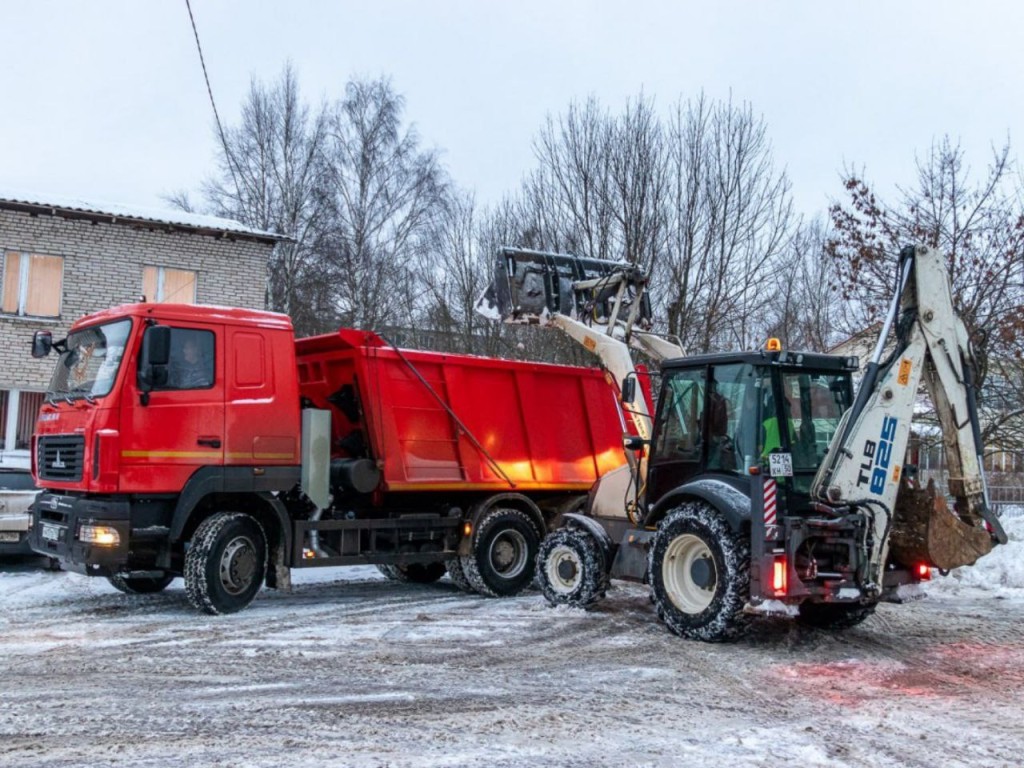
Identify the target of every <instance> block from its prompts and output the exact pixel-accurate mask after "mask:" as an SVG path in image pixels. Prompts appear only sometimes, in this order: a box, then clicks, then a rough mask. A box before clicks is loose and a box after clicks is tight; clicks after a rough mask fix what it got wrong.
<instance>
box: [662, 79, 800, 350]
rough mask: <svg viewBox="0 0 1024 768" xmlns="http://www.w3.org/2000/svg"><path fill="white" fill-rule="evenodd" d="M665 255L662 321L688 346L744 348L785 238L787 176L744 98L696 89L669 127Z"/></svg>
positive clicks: (758, 326) (752, 339)
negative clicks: (719, 98) (736, 100)
mask: <svg viewBox="0 0 1024 768" xmlns="http://www.w3.org/2000/svg"><path fill="white" fill-rule="evenodd" d="M668 153H669V178H670V182H669V184H670V194H669V199H668V211H669V219H668V225H667V243H666V246H665V247H666V254H665V257H664V259H663V260H662V262H661V263H660V265H659V269H658V271H657V272H656V277H657V283H656V285H657V287H658V289H659V292H660V293H661V294H662V296H663V297H664V301H665V306H666V312H667V316H668V328H669V330H670V331H671V332H672V333H675V334H676V335H678V336H679V337H680V339H682V341H683V344H684V346H686V347H687V348H688V349H689V350H690V351H694V352H697V351H708V350H712V349H719V348H736V347H739V348H747V347H750V346H752V345H754V344H755V343H756V342H758V341H759V339H758V338H757V337H758V335H759V334H760V333H761V332H763V323H762V322H761V321H762V319H763V314H762V313H763V311H764V308H765V306H766V303H767V299H768V294H767V292H766V291H765V290H764V285H765V283H766V282H767V280H768V279H769V278H770V276H771V274H772V268H773V265H774V263H775V261H776V259H778V257H779V256H780V254H781V253H782V252H783V251H784V249H785V247H786V245H787V242H788V240H789V237H790V230H791V219H792V200H791V197H790V192H789V181H788V179H787V178H786V175H785V173H784V172H782V171H776V170H775V168H774V164H773V159H772V153H771V146H770V144H769V142H768V138H767V130H766V126H765V124H764V121H763V120H761V119H758V118H756V117H755V116H754V114H753V110H752V109H751V107H750V106H749V105H743V106H742V107H736V106H735V105H733V104H732V103H731V102H727V103H710V102H709V101H708V100H707V98H706V97H705V96H704V95H703V94H702V95H701V96H700V97H698V98H697V99H696V100H693V101H688V102H685V103H684V102H682V101H680V102H679V103H678V105H677V107H676V110H675V112H674V114H673V115H672V118H671V120H670V123H669V128H668Z"/></svg>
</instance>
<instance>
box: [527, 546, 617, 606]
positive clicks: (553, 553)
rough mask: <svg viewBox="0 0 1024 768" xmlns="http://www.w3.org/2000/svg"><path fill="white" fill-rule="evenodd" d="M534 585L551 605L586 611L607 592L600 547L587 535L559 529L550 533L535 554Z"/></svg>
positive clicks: (606, 575)
mask: <svg viewBox="0 0 1024 768" xmlns="http://www.w3.org/2000/svg"><path fill="white" fill-rule="evenodd" d="M537 583H538V584H539V585H540V591H541V593H542V594H543V595H544V597H545V598H547V601H548V602H549V603H551V604H552V605H571V606H573V607H575V608H589V607H590V606H592V605H594V603H596V602H598V601H599V600H601V599H602V598H603V597H604V596H605V593H606V592H607V591H608V568H607V565H606V564H605V559H604V553H603V552H602V551H601V546H600V545H599V544H598V543H597V541H595V539H594V537H593V536H592V535H591V534H590V533H589V532H588V531H582V530H575V529H570V528H561V529H559V530H557V531H554V532H553V533H549V534H548V535H547V536H545V537H544V540H543V541H542V542H541V543H540V549H539V550H538V552H537Z"/></svg>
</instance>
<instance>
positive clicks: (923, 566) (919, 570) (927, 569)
mask: <svg viewBox="0 0 1024 768" xmlns="http://www.w3.org/2000/svg"><path fill="white" fill-rule="evenodd" d="M914 575H915V576H917V578H918V580H919V581H931V578H932V569H931V566H929V565H928V564H927V563H918V565H917V566H916V567H915V568H914Z"/></svg>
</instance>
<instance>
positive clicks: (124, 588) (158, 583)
mask: <svg viewBox="0 0 1024 768" xmlns="http://www.w3.org/2000/svg"><path fill="white" fill-rule="evenodd" d="M107 581H109V582H110V586H112V587H113V588H114V589H116V590H117V591H118V592H124V593H125V594H126V595H152V594H155V593H156V592H163V591H164V590H165V589H166V588H167V585H168V584H170V583H171V582H172V581H174V576H173V575H172V574H170V573H165V574H164V575H163V576H159V577H148V576H145V577H141V578H130V577H128V576H122V575H121V574H119V573H116V574H114V575H113V576H107Z"/></svg>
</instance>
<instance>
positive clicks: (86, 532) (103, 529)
mask: <svg viewBox="0 0 1024 768" xmlns="http://www.w3.org/2000/svg"><path fill="white" fill-rule="evenodd" d="M78 540H79V541H84V542H85V543H87V544H95V545H96V546H99V547H116V546H117V545H118V544H120V543H121V534H119V533H118V532H117V529H116V528H112V527H111V526H109V525H83V526H82V527H81V528H79V529H78Z"/></svg>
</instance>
